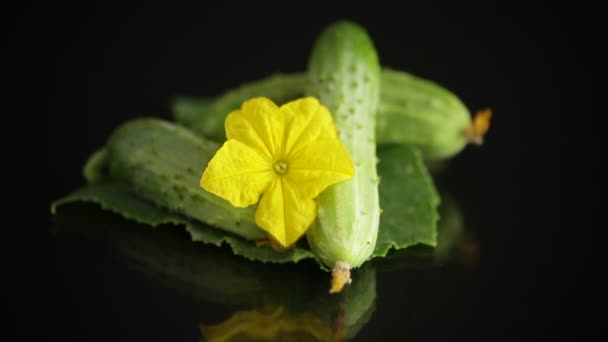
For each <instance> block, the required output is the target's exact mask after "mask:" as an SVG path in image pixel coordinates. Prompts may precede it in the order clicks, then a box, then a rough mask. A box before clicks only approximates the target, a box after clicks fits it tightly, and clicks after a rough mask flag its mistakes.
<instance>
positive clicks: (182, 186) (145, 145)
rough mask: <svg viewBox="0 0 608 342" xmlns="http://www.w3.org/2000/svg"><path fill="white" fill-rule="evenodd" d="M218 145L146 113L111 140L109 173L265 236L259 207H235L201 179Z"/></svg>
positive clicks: (178, 208)
mask: <svg viewBox="0 0 608 342" xmlns="http://www.w3.org/2000/svg"><path fill="white" fill-rule="evenodd" d="M218 148H219V145H217V144H216V143H213V142H210V141H208V140H204V139H201V138H200V137H197V136H195V135H194V134H193V133H191V132H190V131H188V130H187V129H185V128H182V127H180V126H177V125H174V124H172V123H170V122H167V121H163V120H159V119H153V118H142V119H136V120H133V121H130V122H127V123H125V124H123V125H122V126H120V127H119V128H117V129H116V130H115V131H114V133H113V134H112V136H111V137H110V139H109V140H108V143H107V146H106V149H107V156H106V158H107V162H108V169H109V173H110V177H111V178H112V179H115V180H118V181H121V182H123V183H127V184H128V185H129V186H130V188H131V189H133V191H134V192H135V193H136V194H138V195H140V196H142V197H144V198H146V199H148V200H150V201H152V202H154V203H155V204H157V205H158V206H160V207H163V208H166V209H169V210H171V211H174V212H177V213H180V214H183V215H185V216H188V217H191V218H193V219H196V220H199V221H201V222H204V223H207V224H209V225H212V226H216V227H219V228H221V229H224V230H226V231H229V232H231V233H234V234H237V235H239V236H241V237H244V238H246V239H249V240H262V239H266V238H267V237H266V234H265V233H264V231H262V230H261V229H260V228H258V227H257V226H256V224H255V219H254V208H253V207H249V208H236V207H233V206H232V205H231V204H230V203H229V202H228V201H226V200H224V199H222V198H220V197H218V196H215V195H213V194H211V193H209V192H207V191H205V190H204V189H202V188H201V187H200V186H199V185H198V184H199V181H200V177H201V174H202V172H203V170H204V168H205V167H206V166H207V163H208V162H209V160H210V159H211V157H212V156H213V155H214V154H215V152H216V151H217V149H218Z"/></svg>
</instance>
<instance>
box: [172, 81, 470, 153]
mask: <svg viewBox="0 0 608 342" xmlns="http://www.w3.org/2000/svg"><path fill="white" fill-rule="evenodd" d="M306 84H307V78H306V75H305V74H302V73H293V74H281V75H275V76H271V77H268V78H265V79H261V80H258V81H253V82H249V83H246V84H243V85H241V86H240V87H238V88H236V89H234V90H229V91H227V92H226V93H224V94H222V95H220V96H217V97H215V98H212V99H199V98H177V99H175V100H174V101H173V112H174V114H175V118H176V120H177V121H178V122H179V123H180V124H182V125H184V126H185V127H188V128H189V129H192V130H193V131H195V132H196V133H197V134H201V135H203V136H206V137H210V138H212V139H214V140H217V141H224V140H225V139H226V137H225V135H224V127H223V125H222V123H223V120H224V119H225V118H226V115H227V114H228V113H230V112H231V111H233V110H234V109H237V108H239V107H240V105H241V103H242V102H243V101H245V100H247V99H249V98H251V97H253V96H259V95H264V96H267V97H269V98H271V99H272V100H273V101H275V102H277V103H285V102H288V101H291V100H294V99H296V98H298V97H301V96H303V95H304V93H305V87H306ZM380 87H381V89H382V91H381V93H380V105H379V108H378V114H377V123H376V142H377V143H378V144H390V143H394V144H409V145H415V146H417V147H418V148H420V150H421V151H422V153H423V154H424V157H425V159H427V160H441V159H446V158H450V157H453V156H454V155H456V154H457V153H459V152H460V151H462V149H463V148H464V147H465V146H466V144H467V142H468V141H467V139H466V136H465V131H466V130H467V128H468V127H469V126H470V125H471V114H470V112H469V110H468V109H467V108H466V106H465V105H464V104H463V103H462V102H461V101H460V99H459V98H458V97H457V96H456V95H454V94H453V93H452V92H450V91H449V90H447V89H445V88H443V87H442V86H440V85H438V84H436V83H434V82H431V81H429V80H426V79H423V78H420V77H416V76H413V75H411V74H408V73H406V72H403V71H398V70H391V69H383V70H382V72H381V83H380Z"/></svg>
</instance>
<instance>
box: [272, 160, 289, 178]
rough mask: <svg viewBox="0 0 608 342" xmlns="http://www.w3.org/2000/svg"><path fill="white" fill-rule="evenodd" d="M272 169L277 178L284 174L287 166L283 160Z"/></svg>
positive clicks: (287, 168)
mask: <svg viewBox="0 0 608 342" xmlns="http://www.w3.org/2000/svg"><path fill="white" fill-rule="evenodd" d="M272 167H273V169H274V172H275V173H276V174H277V175H279V176H282V175H284V174H286V173H287V171H288V170H289V164H287V162H286V161H284V160H278V161H277V162H276V163H274V165H273V166H272Z"/></svg>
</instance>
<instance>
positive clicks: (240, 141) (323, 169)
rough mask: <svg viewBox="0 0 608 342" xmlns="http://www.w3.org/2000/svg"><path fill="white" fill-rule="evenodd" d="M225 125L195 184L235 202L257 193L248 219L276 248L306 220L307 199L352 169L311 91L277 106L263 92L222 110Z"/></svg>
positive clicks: (310, 209)
mask: <svg viewBox="0 0 608 342" xmlns="http://www.w3.org/2000/svg"><path fill="white" fill-rule="evenodd" d="M225 128H226V136H227V138H228V141H226V142H225V143H224V145H223V146H222V147H221V148H220V149H219V150H218V151H217V153H216V154H215V155H214V156H213V158H212V159H211V161H210V162H209V165H207V168H206V169H205V172H204V173H203V176H202V178H201V182H200V184H201V186H202V187H203V188H204V189H205V190H207V191H209V192H211V193H213V194H215V195H217V196H220V197H222V198H224V199H226V200H228V201H229V202H230V203H231V204H232V205H234V206H235V207H247V206H250V205H252V204H255V203H257V202H258V200H259V199H260V195H261V196H262V198H261V200H260V203H259V204H258V207H257V209H256V213H255V222H256V224H257V225H258V226H259V227H260V228H262V229H264V230H265V231H267V232H268V234H270V238H271V239H272V240H274V241H276V242H278V243H279V244H280V245H281V246H283V247H288V246H290V245H292V244H293V243H295V242H296V241H297V240H298V239H299V238H300V237H301V236H302V234H304V232H306V230H307V229H308V228H309V227H310V225H311V224H312V222H313V220H314V219H315V216H316V214H317V206H316V202H315V201H314V198H316V197H317V195H319V193H320V192H321V191H323V190H324V189H325V188H327V187H328V186H330V185H332V184H335V183H337V182H340V181H343V180H346V179H348V178H351V177H352V176H353V175H354V172H355V171H354V167H353V162H352V160H351V159H350V156H349V155H348V152H347V151H346V148H345V147H344V145H342V143H341V142H340V141H339V140H338V137H337V131H336V126H335V124H334V122H333V119H332V117H331V114H330V113H329V110H328V109H327V108H326V107H325V106H323V105H321V104H320V103H319V101H318V100H317V99H315V98H313V97H306V98H302V99H298V100H295V101H292V102H289V103H286V104H284V105H283V106H281V107H278V106H277V105H276V104H274V102H272V101H271V100H270V99H268V98H265V97H257V98H253V99H250V100H248V101H245V102H244V103H243V105H242V106H241V109H239V110H236V111H233V112H231V113H230V114H229V115H228V117H227V118H226V122H225Z"/></svg>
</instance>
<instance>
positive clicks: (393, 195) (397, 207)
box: [372, 145, 440, 257]
mask: <svg viewBox="0 0 608 342" xmlns="http://www.w3.org/2000/svg"><path fill="white" fill-rule="evenodd" d="M378 158H380V164H379V165H378V173H379V175H380V207H381V208H382V210H383V211H382V215H381V216H380V230H379V233H378V240H377V242H376V249H375V250H374V253H373V254H372V257H379V256H385V255H386V253H387V252H388V251H389V250H390V249H391V248H394V249H403V248H407V247H410V246H414V245H417V244H423V245H428V246H435V245H436V243H437V220H438V219H439V215H438V206H439V202H440V199H439V194H438V193H437V190H436V189H435V186H434V184H433V180H432V178H431V176H430V174H429V172H428V170H427V169H426V166H425V164H424V161H423V159H422V154H421V153H420V151H419V150H418V149H417V148H415V147H410V146H405V145H398V146H391V147H387V148H383V149H381V150H379V151H378Z"/></svg>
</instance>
